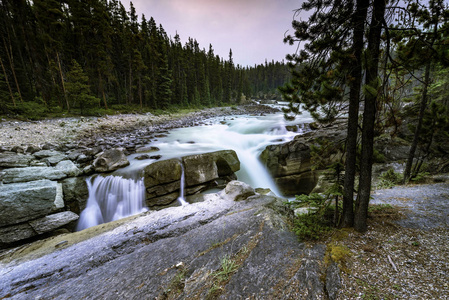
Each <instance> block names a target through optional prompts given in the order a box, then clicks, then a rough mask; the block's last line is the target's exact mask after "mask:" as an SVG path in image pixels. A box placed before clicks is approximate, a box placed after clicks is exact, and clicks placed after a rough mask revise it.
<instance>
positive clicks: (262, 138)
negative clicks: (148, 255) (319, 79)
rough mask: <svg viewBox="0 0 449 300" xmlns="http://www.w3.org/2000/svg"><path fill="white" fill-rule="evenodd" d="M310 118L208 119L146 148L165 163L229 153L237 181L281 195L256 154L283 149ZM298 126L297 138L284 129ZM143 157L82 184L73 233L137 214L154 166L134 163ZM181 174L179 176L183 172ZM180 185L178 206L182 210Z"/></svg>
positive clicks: (307, 116) (145, 162) (132, 157)
mask: <svg viewBox="0 0 449 300" xmlns="http://www.w3.org/2000/svg"><path fill="white" fill-rule="evenodd" d="M312 121H313V120H312V118H311V117H310V115H306V114H303V115H301V117H300V118H298V119H297V120H296V121H293V122H288V121H286V120H285V119H284V117H283V114H282V113H276V114H270V115H266V116H228V117H218V118H213V119H210V120H208V121H206V122H204V123H205V125H202V126H195V127H188V128H177V129H173V130H171V131H170V132H169V133H168V134H167V136H165V137H162V138H159V139H157V140H155V141H153V142H151V143H149V144H148V145H147V146H153V147H157V148H158V149H159V150H158V151H156V152H152V153H151V155H161V156H162V158H161V159H160V160H164V159H170V158H180V157H183V156H186V155H192V154H201V153H206V152H213V151H218V150H234V151H235V152H236V153H237V156H238V157H239V160H240V170H239V171H238V172H236V175H237V178H238V180H240V181H243V182H246V183H248V184H249V185H251V186H252V187H254V188H269V189H270V190H271V191H272V192H274V193H275V194H277V195H281V194H280V193H279V191H278V189H277V187H276V185H275V183H274V181H273V179H272V178H271V176H270V174H269V173H268V172H267V170H266V169H265V167H264V165H263V164H262V163H261V162H260V161H259V158H258V157H259V155H260V153H261V152H262V151H263V150H264V149H265V147H266V146H268V145H274V144H280V143H285V142H288V141H290V140H292V139H293V138H294V136H295V135H297V134H300V133H301V132H302V128H301V126H302V124H304V123H310V122H312ZM297 124H300V125H298V132H291V131H287V130H286V126H288V125H293V126H295V125H297ZM139 155H142V153H140V154H139V153H136V154H132V155H130V156H129V157H128V159H129V161H130V165H129V166H128V167H126V168H123V169H120V170H117V171H116V172H114V173H113V175H110V176H107V177H102V176H94V177H92V178H89V179H87V183H88V189H89V198H88V201H87V206H86V208H85V209H84V210H83V212H82V213H81V215H80V220H79V222H78V227H77V230H82V229H85V228H88V227H91V226H95V225H98V224H102V223H105V222H110V221H114V220H118V219H120V218H124V217H127V216H131V215H134V214H138V213H141V212H143V211H145V210H147V208H146V207H145V204H144V203H145V187H144V184H143V178H142V175H141V174H142V170H143V168H144V167H146V166H147V165H149V164H151V163H153V162H155V161H156V160H154V159H147V160H136V159H135V157H137V156H139ZM183 174H184V172H183ZM184 182H185V181H184V179H183V178H182V180H181V193H180V196H179V198H178V202H179V203H180V204H181V205H185V204H186V203H187V202H186V201H185V198H184V192H183V191H184V188H183V187H184Z"/></svg>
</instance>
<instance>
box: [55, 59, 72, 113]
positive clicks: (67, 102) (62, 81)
mask: <svg viewBox="0 0 449 300" xmlns="http://www.w3.org/2000/svg"><path fill="white" fill-rule="evenodd" d="M56 58H57V59H58V67H59V75H60V76H61V85H62V92H63V94H64V99H65V103H66V105H67V112H70V105H69V99H67V93H66V91H65V84H64V76H63V75H62V68H61V60H60V59H59V53H58V52H56Z"/></svg>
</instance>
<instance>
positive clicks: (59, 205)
mask: <svg viewBox="0 0 449 300" xmlns="http://www.w3.org/2000/svg"><path fill="white" fill-rule="evenodd" d="M64 206H65V205H64V194H63V190H62V183H58V185H57V186H56V197H55V202H54V204H53V207H52V209H51V211H52V212H57V211H59V210H61V209H63V208H64Z"/></svg>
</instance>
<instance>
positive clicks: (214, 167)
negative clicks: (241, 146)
mask: <svg viewBox="0 0 449 300" xmlns="http://www.w3.org/2000/svg"><path fill="white" fill-rule="evenodd" d="M182 162H183V164H184V168H185V177H186V185H187V186H194V185H198V184H202V183H205V182H208V181H211V180H214V179H217V178H220V177H223V176H229V175H232V174H234V173H235V172H237V171H238V170H240V161H239V159H238V157H237V154H236V153H235V151H233V150H222V151H216V152H210V153H203V154H197V155H189V156H185V157H183V158H182Z"/></svg>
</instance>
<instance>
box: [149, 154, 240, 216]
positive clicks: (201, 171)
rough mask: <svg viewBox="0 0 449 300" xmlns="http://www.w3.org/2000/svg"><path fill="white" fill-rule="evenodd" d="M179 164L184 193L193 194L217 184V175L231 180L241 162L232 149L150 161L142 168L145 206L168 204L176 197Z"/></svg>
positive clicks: (178, 182)
mask: <svg viewBox="0 0 449 300" xmlns="http://www.w3.org/2000/svg"><path fill="white" fill-rule="evenodd" d="M181 162H182V164H183V165H181ZM182 167H184V172H185V188H186V190H185V192H186V195H192V194H195V193H198V192H201V191H203V190H205V189H207V188H209V187H216V186H217V185H218V182H217V180H218V179H220V178H226V180H224V181H225V182H226V183H227V182H229V181H230V180H232V179H233V178H234V176H235V175H234V172H236V171H238V170H239V169H240V162H239V160H238V158H237V154H236V153H235V152H234V151H232V150H224V151H216V152H210V153H204V154H198V155H189V156H184V157H182V158H181V159H168V160H163V161H157V162H155V163H152V164H150V165H148V166H147V167H145V169H144V184H145V187H146V190H147V196H146V203H147V205H148V206H150V207H152V206H160V205H167V204H169V203H170V201H171V202H173V201H175V200H176V199H177V198H178V197H179V189H180V185H181V181H180V180H181V174H182V170H183V169H182ZM158 198H160V199H158Z"/></svg>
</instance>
